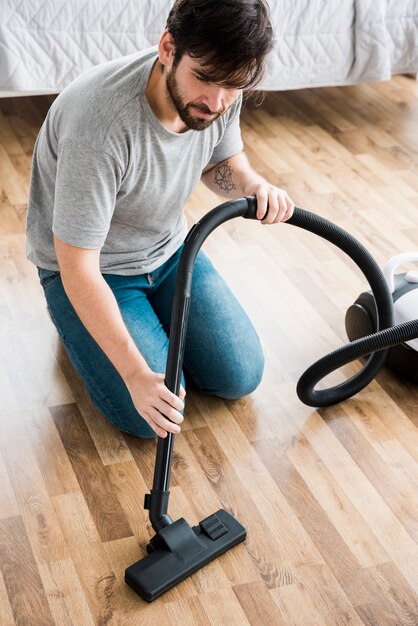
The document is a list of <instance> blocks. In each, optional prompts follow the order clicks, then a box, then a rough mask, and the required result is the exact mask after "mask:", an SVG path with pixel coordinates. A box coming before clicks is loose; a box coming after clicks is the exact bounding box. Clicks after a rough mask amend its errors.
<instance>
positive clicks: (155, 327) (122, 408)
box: [38, 246, 264, 437]
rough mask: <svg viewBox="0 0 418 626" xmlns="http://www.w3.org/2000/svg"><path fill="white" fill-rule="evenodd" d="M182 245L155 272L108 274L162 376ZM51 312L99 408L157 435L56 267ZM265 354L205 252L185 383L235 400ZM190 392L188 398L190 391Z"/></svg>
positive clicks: (256, 378) (46, 274)
mask: <svg viewBox="0 0 418 626" xmlns="http://www.w3.org/2000/svg"><path fill="white" fill-rule="evenodd" d="M182 249H183V246H181V247H180V249H179V250H178V251H177V252H176V253H175V254H173V255H172V256H171V257H170V258H169V259H168V260H167V261H166V262H165V263H164V264H163V265H162V266H161V267H159V268H157V269H156V270H155V271H154V272H151V273H150V274H141V275H136V276H120V275H116V274H103V278H104V279H105V280H106V282H107V284H108V285H109V287H110V288H111V290H112V292H113V294H114V296H115V298H116V300H117V302H118V305H119V308H120V311H121V314H122V317H123V320H124V322H125V324H126V327H127V328H128V330H129V333H130V334H131V336H132V338H133V339H134V341H135V343H136V345H137V347H138V349H139V351H140V352H141V354H142V355H143V357H144V358H145V360H146V361H147V363H148V365H149V367H150V368H151V369H152V370H153V371H154V372H159V373H164V372H165V367H166V360H167V351H168V335H169V332H170V318H171V307H172V301H173V296H174V288H175V280H176V271H177V265H178V261H179V257H180V254H181V251H182ZM38 272H39V277H40V281H41V285H42V287H43V289H44V293H45V297H46V301H47V304H48V310H49V313H50V316H51V319H52V321H53V323H54V324H55V326H56V329H57V331H58V334H59V336H60V339H61V341H62V343H63V345H64V347H65V350H66V352H67V354H68V357H69V359H70V361H71V363H72V365H73V367H74V368H75V370H76V371H77V373H78V374H79V376H80V377H81V378H82V380H83V381H84V384H85V385H86V388H87V390H88V392H89V394H90V397H91V399H92V401H93V403H94V404H95V405H96V407H97V408H98V409H99V411H100V412H101V413H102V414H103V415H104V416H105V417H106V418H107V419H108V420H109V421H110V422H112V424H114V425H115V426H117V427H118V428H119V429H120V430H122V431H124V432H127V433H129V434H130V435H135V436H138V437H155V436H156V434H155V432H154V431H153V430H152V429H151V427H150V426H149V425H148V423H147V422H146V421H145V420H144V419H143V418H142V417H141V416H140V414H139V413H138V411H137V410H136V409H135V407H134V405H133V402H132V400H131V396H130V394H129V392H128V389H127V387H126V385H125V383H124V381H123V379H122V378H121V376H120V374H119V373H118V371H117V370H116V369H115V367H114V366H113V364H112V363H111V362H110V361H109V359H108V358H107V356H106V355H105V353H104V352H103V351H102V350H101V348H100V347H99V346H98V344H97V343H96V342H95V340H94V339H93V338H92V337H91V335H90V334H89V333H88V331H87V330H86V328H85V327H84V326H83V324H82V322H81V320H80V319H79V317H78V316H77V313H76V312H75V310H74V308H73V306H72V305H71V303H70V301H69V300H68V297H67V295H66V293H65V290H64V287H63V284H62V281H61V276H60V273H59V272H53V271H50V270H45V269H39V268H38ZM263 369H264V356H263V352H262V348H261V345H260V341H259V338H258V335H257V333H256V332H255V330H254V327H253V326H252V324H251V322H250V320H249V319H248V317H247V315H246V313H245V312H244V311H243V309H242V307H241V306H240V304H239V303H238V301H237V300H236V298H235V297H234V295H233V294H232V292H231V291H230V289H229V288H228V286H227V285H226V283H225V281H224V280H223V279H222V278H221V276H220V275H219V274H218V272H217V271H216V270H215V268H214V267H213V265H212V263H211V262H210V261H209V259H208V258H207V257H206V255H205V254H204V252H203V251H202V250H201V251H200V252H199V254H198V256H197V259H196V263H195V269H194V273H193V283H192V291H191V306H190V314H189V324H188V329H187V335H186V344H185V353H184V363H183V372H182V385H183V387H184V388H185V389H186V380H187V383H188V384H190V385H191V387H193V388H195V389H197V390H199V391H200V392H202V393H205V394H209V395H214V396H219V397H221V398H225V399H237V398H240V397H242V396H244V395H246V394H249V393H251V392H252V391H253V390H254V389H255V388H256V387H257V386H258V385H259V383H260V380H261V377H262V374H263ZM186 397H187V396H186Z"/></svg>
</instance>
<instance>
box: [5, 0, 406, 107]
mask: <svg viewBox="0 0 418 626" xmlns="http://www.w3.org/2000/svg"><path fill="white" fill-rule="evenodd" d="M171 5H172V0H0V95H3V96H8V95H29V94H40V93H58V92H59V91H61V89H63V88H64V87H65V86H66V85H67V84H68V83H69V82H71V81H72V80H73V79H74V78H76V76H78V75H79V74H80V73H81V72H82V71H83V70H85V69H87V68H88V67H90V66H92V65H96V64H98V63H101V62H103V61H106V60H109V59H112V58H116V57H119V56H124V55H126V54H130V53H132V52H135V51H136V50H141V49H145V48H148V47H149V46H152V45H154V44H156V43H157V41H158V38H159V35H160V33H161V32H162V30H163V28H164V25H165V20H166V17H167V14H168V11H169V9H170V7H171ZM270 6H271V12H272V17H273V23H274V27H275V35H276V40H277V43H276V46H275V49H274V51H273V52H272V53H271V54H270V56H269V59H268V65H267V72H266V76H265V80H264V82H263V84H262V85H261V87H262V88H264V89H268V90H283V89H297V88H304V87H317V86H331V85H347V84H352V83H356V82H365V81H378V80H388V79H390V77H391V75H392V74H398V73H416V72H417V71H418V0H328V1H325V0H270Z"/></svg>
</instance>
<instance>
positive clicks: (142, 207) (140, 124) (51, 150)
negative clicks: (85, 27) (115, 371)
mask: <svg viewBox="0 0 418 626" xmlns="http://www.w3.org/2000/svg"><path fill="white" fill-rule="evenodd" d="M156 59H157V52H156V48H152V49H149V50H147V51H143V52H140V53H135V54H131V55H129V56H125V57H122V58H119V59H117V60H115V61H109V62H106V63H102V64H101V65H98V66H95V67H93V68H91V69H89V70H87V71H86V72H84V73H83V74H81V76H79V77H78V78H77V79H76V80H75V81H73V82H72V83H71V84H70V85H68V87H66V88H65V89H64V90H63V91H62V92H61V94H60V95H59V96H58V98H57V99H56V100H55V101H54V103H53V104H52V106H51V108H50V110H49V112H48V114H47V117H46V119H45V121H44V124H43V125H42V128H41V130H40V132H39V135H38V138H37V140H36V143H35V149H34V155H33V162H32V174H31V185H30V194H29V204H28V213H27V228H26V233H27V240H26V241H27V243H26V256H27V257H28V259H30V260H31V261H33V263H35V264H36V265H37V266H38V267H42V268H45V269H50V270H59V266H58V264H57V259H56V255H55V249H54V244H53V234H54V235H55V236H56V237H58V238H59V239H61V240H62V241H65V242H66V243H69V244H72V245H73V246H77V247H81V248H101V253H100V269H101V271H102V273H110V274H122V275H131V274H144V273H147V272H151V271H153V270H154V269H156V268H157V267H159V266H160V265H162V264H163V263H164V262H165V261H166V260H167V259H168V258H169V257H170V256H171V255H172V254H174V252H175V251H176V250H177V249H178V248H179V247H180V245H181V244H182V242H183V240H184V238H185V235H186V233H187V224H186V220H185V216H184V213H183V207H184V204H185V202H186V200H187V199H188V197H189V196H190V194H191V193H192V191H193V189H194V188H195V186H196V184H197V183H198V181H199V179H200V177H201V174H202V170H203V168H204V167H205V166H206V165H207V164H208V163H219V162H221V161H223V160H225V159H227V158H229V157H231V156H233V155H235V154H238V153H239V152H241V150H242V148H243V144H242V140H241V134H240V127H239V114H240V109H241V97H239V98H238V99H237V100H236V102H235V103H234V104H233V105H232V106H231V107H230V109H229V110H228V111H227V112H226V113H225V114H224V115H223V116H221V117H220V118H219V119H217V120H216V121H215V122H213V124H212V125H211V126H210V127H209V128H207V129H206V130H204V131H194V130H188V131H186V132H184V133H174V132H172V131H170V130H168V129H167V128H165V127H164V126H162V124H161V123H160V122H159V120H158V118H157V117H156V116H155V114H154V113H153V111H152V109H151V107H150V105H149V103H148V100H147V98H146V95H145V90H146V86H147V83H148V78H149V76H150V73H151V70H152V68H153V65H154V63H155V61H156Z"/></svg>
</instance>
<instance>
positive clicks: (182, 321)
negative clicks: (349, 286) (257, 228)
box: [125, 197, 257, 602]
mask: <svg viewBox="0 0 418 626" xmlns="http://www.w3.org/2000/svg"><path fill="white" fill-rule="evenodd" d="M256 212H257V203H256V200H255V198H254V197H249V198H240V199H238V200H233V201H231V202H225V203H224V204H222V205H220V206H218V207H216V208H215V209H213V210H212V211H210V212H209V213H208V214H207V215H205V216H204V217H203V218H202V220H201V221H200V222H198V223H197V224H195V225H194V226H193V227H192V229H191V230H190V232H189V233H188V235H187V237H186V239H185V242H184V248H183V251H182V254H181V256H180V260H179V266H178V270H177V277H176V287H175V293H174V300H173V308H172V315H171V327H170V337H169V348H168V355H167V365H166V373H165V384H166V386H167V387H168V389H170V391H172V392H173V393H174V394H176V395H179V390H180V381H181V371H182V365H183V357H184V347H185V340H186V331H187V323H188V317H189V309H190V294H191V286H192V277H193V268H194V263H195V260H196V257H197V254H198V252H199V250H200V248H201V246H202V244H203V242H204V240H205V239H206V237H208V235H210V233H211V232H212V231H213V230H214V229H215V228H216V227H217V226H219V225H220V224H222V223H223V222H226V221H227V220H230V219H233V218H235V217H245V218H249V219H256ZM173 443H174V435H173V434H172V433H167V436H166V437H165V438H162V437H159V438H158V444H157V456H156V462H155V469H154V481H153V486H152V489H151V493H149V494H146V495H145V501H144V508H145V509H148V510H149V515H150V521H151V524H152V526H153V528H154V530H155V531H156V535H154V537H153V538H152V539H151V541H150V543H149V544H148V545H147V551H148V555H147V556H146V557H144V558H143V559H141V560H140V561H138V562H137V563H135V564H134V565H131V566H130V567H128V568H127V569H126V571H125V582H126V583H127V584H128V585H130V586H131V587H132V588H133V589H134V590H135V591H136V592H137V593H139V594H140V595H141V596H142V597H143V598H144V599H145V600H147V601H149V602H151V601H152V600H154V599H155V598H157V597H158V596H159V595H161V594H162V593H164V592H165V591H167V590H168V589H170V588H171V587H173V586H174V585H176V584H177V583H179V582H180V581H181V580H183V579H184V578H186V577H187V576H189V575H190V574H192V573H193V572H195V571H196V570H198V569H200V568H201V567H203V566H204V565H206V564H207V563H209V562H210V561H212V560H213V559H214V558H216V557H217V556H219V555H220V554H222V553H223V552H225V551H226V550H229V548H232V547H233V546H235V545H236V544H237V543H239V542H241V541H243V540H244V539H245V537H246V534H247V532H246V530H245V528H244V526H242V525H241V524H240V523H239V522H238V521H237V520H236V519H235V518H234V517H233V516H232V515H230V514H229V513H228V512H227V511H225V510H223V509H220V510H219V511H217V512H216V513H213V514H212V515H210V516H209V517H207V518H206V519H204V520H202V521H201V522H200V523H199V525H197V526H194V527H190V526H189V524H188V523H187V522H186V520H185V519H183V518H180V519H179V520H177V521H175V522H173V520H172V519H171V518H170V516H169V515H168V514H167V508H168V499H169V495H170V492H169V483H170V468H171V460H172V453H173Z"/></svg>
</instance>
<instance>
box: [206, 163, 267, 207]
mask: <svg viewBox="0 0 418 626" xmlns="http://www.w3.org/2000/svg"><path fill="white" fill-rule="evenodd" d="M202 182H204V183H205V185H206V186H207V187H209V189H210V190H211V191H213V192H214V193H216V194H218V195H219V196H223V197H224V198H231V199H232V198H240V197H242V196H245V195H248V193H249V190H250V189H251V186H253V185H256V184H257V183H265V179H264V178H263V177H262V176H260V175H259V174H257V172H255V171H254V170H253V169H252V167H251V166H250V164H249V163H248V160H247V157H246V156H245V154H244V153H243V152H241V153H240V154H236V155H235V156H233V157H231V158H229V159H227V160H226V161H222V163H218V164H217V165H215V166H214V167H213V168H211V169H210V170H208V171H207V172H205V173H204V174H203V175H202Z"/></svg>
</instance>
